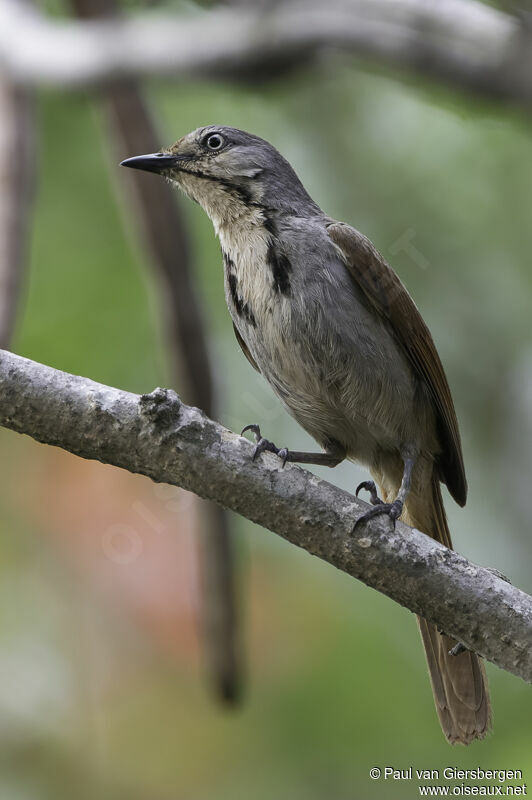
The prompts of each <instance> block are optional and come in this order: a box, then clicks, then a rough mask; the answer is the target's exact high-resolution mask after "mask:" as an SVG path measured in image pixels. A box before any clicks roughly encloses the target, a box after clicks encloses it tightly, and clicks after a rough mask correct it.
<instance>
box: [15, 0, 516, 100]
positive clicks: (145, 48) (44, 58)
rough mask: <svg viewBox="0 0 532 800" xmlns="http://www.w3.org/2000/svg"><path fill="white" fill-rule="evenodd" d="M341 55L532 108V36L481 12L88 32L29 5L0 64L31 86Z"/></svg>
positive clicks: (218, 14)
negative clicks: (348, 54) (334, 53)
mask: <svg viewBox="0 0 532 800" xmlns="http://www.w3.org/2000/svg"><path fill="white" fill-rule="evenodd" d="M21 32H22V33H21ZM331 49H332V50H340V51H345V52H349V53H353V54H355V55H359V56H363V57H364V58H370V59H374V60H375V61H377V62H380V63H382V62H384V63H386V64H388V65H390V66H392V67H400V68H407V69H410V70H413V71H415V72H417V73H420V74H422V75H423V76H427V75H429V76H432V77H433V78H435V79H437V80H439V81H441V82H443V83H445V84H447V85H450V86H452V87H454V88H458V89H460V90H464V89H466V90H469V91H474V92H476V93H479V94H482V95H485V96H488V97H491V98H495V99H498V100H500V101H504V102H511V103H514V104H517V105H522V106H524V107H526V108H530V104H531V102H532V47H531V31H530V27H529V26H527V25H525V24H524V23H522V21H520V20H519V19H518V18H517V17H515V16H511V15H509V14H505V13H503V12H502V11H500V10H498V9H496V8H493V7H490V6H487V5H484V4H483V3H481V2H478V0H349V2H348V1H347V0H332V2H329V3H326V4H323V3H318V2H310V3H309V2H302V0H288V2H283V3H279V4H277V5H276V6H274V7H269V6H268V7H261V6H260V4H258V5H254V6H252V7H249V6H248V7H245V8H241V7H239V8H224V9H220V8H215V9H213V10H211V11H207V12H203V13H201V14H199V15H196V16H188V15H187V16H185V15H183V16H180V17H178V16H169V15H162V14H159V15H156V14H153V13H150V14H140V13H139V14H136V15H135V16H132V17H129V18H128V19H127V20H124V21H117V20H112V19H109V20H105V21H103V20H98V21H96V20H93V21H86V22H73V21H68V22H66V21H64V20H63V21H55V20H54V21H51V20H47V19H46V18H45V17H44V16H43V15H42V14H39V13H38V12H36V11H35V10H34V9H31V8H28V7H27V6H25V4H24V2H22V0H0V62H1V63H2V64H3V67H4V68H5V69H7V70H8V71H9V73H10V74H11V76H12V78H14V79H16V80H18V81H21V82H24V83H30V84H39V85H55V86H62V87H73V86H87V85H89V84H95V83H99V82H102V81H108V80H112V79H116V78H120V77H126V76H132V75H135V76H137V75H146V76H149V75H173V76H174V77H178V78H191V77H206V76H209V77H210V78H223V79H227V78H233V79H240V80H249V79H250V76H252V77H253V76H257V74H260V75H263V76H268V75H271V74H272V73H273V74H275V73H277V72H279V71H280V70H283V69H286V68H287V67H292V66H294V65H298V64H301V63H303V62H306V61H308V60H309V59H311V58H315V57H319V56H321V55H322V54H323V53H324V52H327V51H330V50H331Z"/></svg>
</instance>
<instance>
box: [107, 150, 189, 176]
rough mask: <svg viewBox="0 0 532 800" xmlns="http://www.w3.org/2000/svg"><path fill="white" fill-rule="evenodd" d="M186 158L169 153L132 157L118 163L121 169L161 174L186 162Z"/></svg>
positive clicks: (187, 158)
mask: <svg viewBox="0 0 532 800" xmlns="http://www.w3.org/2000/svg"><path fill="white" fill-rule="evenodd" d="M188 160H189V157H188V156H173V155H170V154H169V153H148V155H145V156H133V158H126V160H125V161H121V162H120V166H121V167H131V168H132V169H145V170H146V171H147V172H163V171H164V170H165V169H172V167H175V166H176V164H177V162H178V161H188Z"/></svg>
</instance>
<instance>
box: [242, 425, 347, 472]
mask: <svg viewBox="0 0 532 800" xmlns="http://www.w3.org/2000/svg"><path fill="white" fill-rule="evenodd" d="M246 431H252V433H253V435H254V437H255V441H256V443H257V446H256V447H255V452H254V453H253V461H255V459H256V458H257V456H259V455H260V454H261V453H262V452H264V450H267V451H268V452H269V453H275V454H276V455H278V456H279V458H280V459H281V460H282V462H283V464H282V465H283V467H284V465H285V464H286V462H287V461H291V462H295V463H298V464H317V465H318V466H322V467H335V466H336V465H337V464H339V463H340V462H341V461H343V460H344V458H345V455H346V451H345V448H344V447H342V445H341V444H339V443H338V442H334V441H331V442H330V443H329V444H328V446H327V447H326V449H325V452H324V453H303V452H301V451H300V450H288V448H287V447H276V445H274V443H273V442H270V441H269V440H268V439H265V438H264V437H263V436H262V434H261V432H260V428H259V426H258V425H246V427H245V428H244V429H243V431H242V433H241V434H240V435H241V436H243V435H244V433H245V432H246Z"/></svg>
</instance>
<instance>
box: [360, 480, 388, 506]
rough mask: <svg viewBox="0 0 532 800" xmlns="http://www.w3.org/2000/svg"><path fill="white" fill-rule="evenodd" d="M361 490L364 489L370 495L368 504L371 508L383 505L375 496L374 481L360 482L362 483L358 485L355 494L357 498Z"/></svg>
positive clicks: (376, 495)
mask: <svg viewBox="0 0 532 800" xmlns="http://www.w3.org/2000/svg"><path fill="white" fill-rule="evenodd" d="M361 489H365V490H366V491H367V492H369V493H370V503H371V505H372V506H380V505H384V503H383V501H382V500H381V499H380V497H379V495H378V494H377V487H376V486H375V481H362V483H359V484H358V486H357V488H356V492H355V494H356V496H357V497H358V493H359V492H360V490H361Z"/></svg>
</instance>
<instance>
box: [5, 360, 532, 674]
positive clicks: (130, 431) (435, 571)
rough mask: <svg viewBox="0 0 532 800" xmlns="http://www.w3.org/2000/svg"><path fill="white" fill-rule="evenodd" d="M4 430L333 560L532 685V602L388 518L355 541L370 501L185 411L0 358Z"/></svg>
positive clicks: (171, 395)
mask: <svg viewBox="0 0 532 800" xmlns="http://www.w3.org/2000/svg"><path fill="white" fill-rule="evenodd" d="M0 425H3V426H5V427H7V428H11V429H12V430H14V431H18V432H19V433H25V434H28V435H29V436H32V437H33V438H34V439H36V440H37V441H40V442H44V443H46V444H51V445H56V446H58V447H62V448H63V449H65V450H69V451H70V452H72V453H75V454H76V455H78V456H82V457H83V458H91V459H97V460H99V461H102V462H104V463H108V464H114V465H115V466H118V467H122V468H124V469H127V470H129V471H131V472H137V473H140V474H143V475H147V476H149V477H150V478H152V479H153V480H154V481H158V482H166V483H170V484H174V485H176V486H182V487H183V488H185V489H188V490H190V491H193V492H195V493H196V494H198V495H200V496H201V497H206V498H208V499H210V500H214V501H215V502H217V503H220V504H221V505H223V506H225V507H226V508H231V509H233V510H234V511H236V512H237V513H239V514H242V515H243V516H245V517H247V518H248V519H250V520H252V521H253V522H256V523H258V524H259V525H263V526H264V527H266V528H269V529H270V530H271V531H273V532H274V533H277V534H278V535H279V536H282V537H283V538H284V539H286V540H288V541H289V542H292V544H295V545H298V546H299V547H302V548H303V549H305V550H307V551H308V552H309V553H311V554H312V555H315V556H318V557H319V558H321V559H323V560H324V561H328V562H329V563H330V564H332V565H333V566H335V567H337V568H338V569H341V570H343V571H344V572H347V573H348V574H349V575H352V576H353V577H355V578H358V579H359V580H362V581H363V582H364V583H366V584H367V585H368V586H371V587H373V588H374V589H377V590H378V591H380V592H382V593H383V594H386V595H388V596H389V597H391V598H392V599H393V600H395V601H396V602H397V603H400V604H401V605H403V606H406V607H407V608H409V609H410V610H411V611H413V612H415V613H417V614H420V615H421V616H423V617H425V618H426V619H427V620H429V621H430V622H433V623H435V624H436V625H437V626H438V627H439V628H440V630H442V631H443V632H445V633H446V634H448V635H450V636H453V637H454V638H456V639H457V640H458V641H460V642H462V643H463V644H464V645H465V646H467V647H468V648H470V649H471V650H474V651H476V652H477V653H479V654H480V655H482V656H484V657H485V658H486V659H488V660H489V661H493V663H495V664H497V665H498V666H499V667H501V668H503V669H506V670H508V671H509V672H512V673H513V674H515V675H518V676H519V677H521V678H523V679H524V680H526V681H528V682H530V683H532V597H530V596H529V595H527V594H525V593H524V592H522V591H520V590H519V589H517V588H516V587H514V586H512V585H511V584H509V583H507V582H506V581H505V580H503V579H502V578H501V577H500V576H498V575H497V574H495V573H494V572H493V571H491V570H489V569H485V568H482V567H479V566H477V565H476V564H473V563H472V562H470V561H468V560H467V559H466V558H464V557H463V556H461V555H460V554H459V553H456V552H454V551H452V550H449V549H447V548H446V547H444V546H443V545H441V544H439V543H438V542H435V541H434V540H433V539H430V538H429V537H428V536H425V534H423V533H420V532H419V531H416V530H415V529H412V528H408V527H407V526H406V525H403V524H401V523H398V524H397V526H396V528H395V530H394V529H393V528H392V525H391V523H390V521H389V520H388V519H387V518H383V517H380V518H375V519H373V520H371V521H370V522H369V523H367V524H366V525H365V526H364V527H362V526H361V529H360V530H357V532H356V533H355V534H353V533H352V528H353V524H354V522H355V520H356V519H357V518H358V517H359V516H360V515H361V514H362V513H364V511H366V510H367V508H368V506H367V504H366V503H363V502H362V501H360V500H358V499H357V498H355V497H353V496H352V495H350V494H349V493H347V492H345V491H343V490H341V489H339V488H337V487H335V486H333V485H331V484H330V483H328V482H327V481H323V480H320V479H319V478H317V477H316V476H315V475H312V474H311V473H309V472H307V471H305V470H303V469H301V468H299V467H297V466H294V465H291V464H287V465H286V467H285V468H284V469H282V468H281V463H280V460H279V459H278V458H277V456H274V455H273V454H271V453H264V454H263V455H262V456H261V457H260V459H259V460H258V461H257V462H252V461H251V456H252V453H253V445H252V443H251V442H249V441H247V440H246V439H244V438H243V437H241V436H238V435H237V434H235V433H232V432H231V431H229V430H227V429H226V428H224V427H222V426H221V425H219V424H218V423H216V422H213V421H212V420H211V419H209V418H208V417H206V416H205V414H203V412H201V411H200V410H199V409H197V408H193V407H190V406H186V405H184V404H183V403H182V402H181V401H180V399H179V397H178V396H177V395H176V394H175V392H173V391H170V390H166V389H155V391H153V392H151V393H150V394H145V395H142V396H139V395H135V394H131V393H128V392H123V391H120V390H118V389H114V388H111V387H109V386H104V385H102V384H98V383H94V382H93V381H91V380H88V379H87V378H80V377H77V376H74V375H70V374H67V373H64V372H60V371H59V370H55V369H52V368H51V367H46V366H43V365H42V364H38V363H36V362H33V361H29V360H28V359H25V358H21V357H20V356H16V355H14V354H12V353H8V352H5V351H0Z"/></svg>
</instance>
